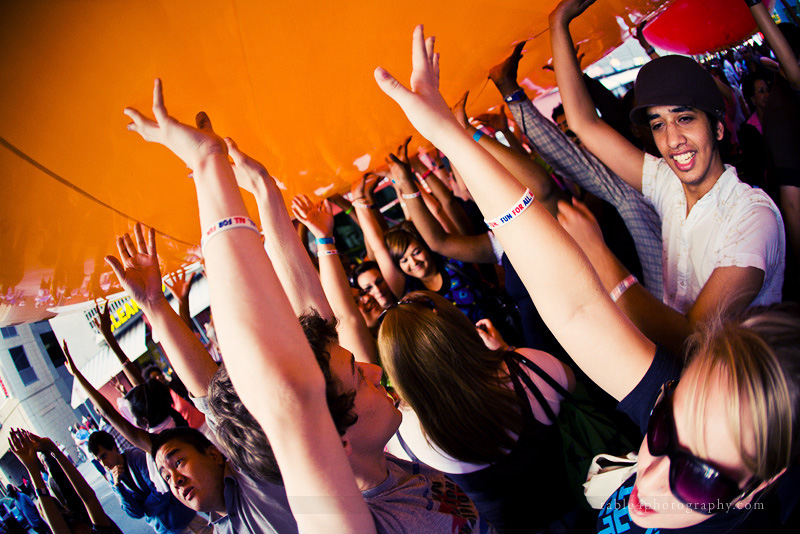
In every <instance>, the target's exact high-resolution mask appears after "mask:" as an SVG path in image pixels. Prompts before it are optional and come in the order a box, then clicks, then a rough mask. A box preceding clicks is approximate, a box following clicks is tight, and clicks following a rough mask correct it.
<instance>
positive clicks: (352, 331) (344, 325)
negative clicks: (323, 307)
mask: <svg viewBox="0 0 800 534" xmlns="http://www.w3.org/2000/svg"><path fill="white" fill-rule="evenodd" d="M292 213H293V214H294V216H295V217H297V220H298V221H300V222H301V223H303V224H304V225H305V226H307V227H308V229H309V231H310V232H311V233H312V234H313V235H314V237H315V238H316V240H317V255H318V257H319V277H320V280H321V281H322V289H323V290H324V291H325V295H326V296H327V297H328V301H329V302H330V304H331V308H332V309H333V314H334V315H335V316H336V318H337V319H338V320H339V325H338V327H337V332H338V334H339V342H340V344H341V345H342V346H343V347H345V348H347V349H349V350H351V351H352V352H353V356H354V357H355V359H356V360H358V361H360V362H366V363H377V362H378V354H377V346H376V345H375V338H374V337H372V334H370V333H369V329H368V328H367V325H366V323H365V322H364V318H363V317H362V316H361V313H359V311H358V307H357V306H356V304H355V302H354V301H353V294H352V292H351V291H350V284H349V283H348V281H347V275H346V274H345V272H344V267H342V262H341V260H340V259H339V252H338V251H337V250H336V243H334V242H333V213H332V212H331V206H330V203H329V202H328V201H327V200H326V201H324V202H320V203H319V204H314V203H313V202H311V200H309V198H308V197H307V196H305V195H297V196H296V197H294V199H293V200H292ZM320 241H323V242H322V243H320Z"/></svg>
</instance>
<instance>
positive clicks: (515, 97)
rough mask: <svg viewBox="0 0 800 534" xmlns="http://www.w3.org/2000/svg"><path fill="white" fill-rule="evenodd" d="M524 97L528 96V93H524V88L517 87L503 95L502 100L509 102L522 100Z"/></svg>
mask: <svg viewBox="0 0 800 534" xmlns="http://www.w3.org/2000/svg"><path fill="white" fill-rule="evenodd" d="M526 98H528V95H526V94H525V90H524V89H517V90H516V91H514V92H513V93H511V94H510V95H508V96H507V97H505V98H504V99H503V100H504V101H506V102H508V103H509V104H510V103H511V102H522V101H523V100H525V99H526Z"/></svg>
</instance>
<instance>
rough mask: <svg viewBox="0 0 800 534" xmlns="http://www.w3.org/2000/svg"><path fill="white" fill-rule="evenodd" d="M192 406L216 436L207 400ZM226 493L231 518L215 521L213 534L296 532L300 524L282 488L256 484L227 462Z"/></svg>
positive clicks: (280, 533) (198, 400)
mask: <svg viewBox="0 0 800 534" xmlns="http://www.w3.org/2000/svg"><path fill="white" fill-rule="evenodd" d="M192 402H193V403H194V405H195V407H196V408H197V409H198V410H200V411H201V412H203V414H204V415H205V416H206V424H207V425H208V428H209V429H211V430H212V431H213V432H215V433H216V429H217V421H216V420H215V419H214V416H213V414H212V413H211V409H210V408H209V406H208V397H192ZM215 445H216V443H215ZM217 446H219V445H217ZM223 491H224V494H225V508H226V509H227V510H228V515H226V516H224V517H220V518H218V519H215V520H213V521H212V523H213V525H214V534H262V533H264V534H268V533H272V532H276V533H278V534H284V533H290V534H294V533H295V532H297V522H296V521H295V520H294V516H293V515H292V510H291V509H290V508H289V500H288V499H287V497H286V488H284V487H283V486H282V485H280V484H274V483H272V482H267V481H266V480H254V479H253V478H251V477H249V476H248V475H246V474H245V473H242V472H241V471H239V470H238V469H236V467H235V466H234V465H232V464H231V463H230V462H228V464H227V465H226V466H225V488H224V490H223Z"/></svg>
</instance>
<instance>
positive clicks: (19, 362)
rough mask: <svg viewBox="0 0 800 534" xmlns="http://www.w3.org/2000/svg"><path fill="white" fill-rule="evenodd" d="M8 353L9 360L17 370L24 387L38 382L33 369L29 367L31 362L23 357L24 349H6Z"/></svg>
mask: <svg viewBox="0 0 800 534" xmlns="http://www.w3.org/2000/svg"><path fill="white" fill-rule="evenodd" d="M8 352H9V353H11V359H12V360H13V361H14V366H15V367H16V368H17V372H18V373H19V377H20V378H21V379H22V383H23V384H24V385H26V386H29V385H31V384H33V383H34V382H36V381H37V380H39V377H37V376H36V372H35V371H34V370H33V367H31V362H29V361H28V357H27V356H26V355H25V349H23V348H22V347H13V348H10V349H8Z"/></svg>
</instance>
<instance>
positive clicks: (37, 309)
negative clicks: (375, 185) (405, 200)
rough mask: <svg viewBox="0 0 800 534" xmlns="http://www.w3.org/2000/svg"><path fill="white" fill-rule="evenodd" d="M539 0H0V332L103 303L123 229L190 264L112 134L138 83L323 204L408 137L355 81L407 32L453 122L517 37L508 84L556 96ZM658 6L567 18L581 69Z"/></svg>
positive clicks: (145, 94) (173, 184) (140, 148)
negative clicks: (434, 75)
mask: <svg viewBox="0 0 800 534" xmlns="http://www.w3.org/2000/svg"><path fill="white" fill-rule="evenodd" d="M555 4H556V1H555V0H536V1H525V2H522V1H519V0H516V1H513V2H511V1H507V0H496V1H494V2H491V3H489V2H475V1H473V2H463V1H451V0H438V1H435V2H430V1H427V0H426V1H419V0H407V1H405V2H402V3H400V4H394V3H391V2H377V1H366V0H350V1H347V2H323V1H306V2H263V1H258V0H217V1H210V0H192V1H188V0H161V1H156V0H138V1H137V0H107V1H97V0H83V1H80V0H70V1H69V2H58V1H52V0H51V1H48V0H31V1H28V2H3V3H2V6H0V20H2V31H1V32H0V50H1V51H2V52H0V54H2V66H3V68H2V75H1V76H2V87H3V89H2V91H3V96H2V100H1V101H0V145H2V146H0V170H2V175H1V177H0V198H2V199H3V208H2V212H0V213H1V214H2V215H1V216H2V224H1V225H0V258H2V261H1V262H0V299H2V303H0V324H13V323H16V322H22V321H30V320H36V319H41V318H45V317H47V316H48V315H49V314H50V312H49V311H48V310H53V309H54V308H56V307H59V306H66V305H70V304H75V303H79V302H83V301H86V300H91V299H94V298H97V297H102V296H104V295H105V294H107V293H113V292H116V291H118V289H119V288H118V286H117V285H116V279H115V277H114V276H113V274H111V273H110V271H109V270H108V269H107V267H106V265H105V264H104V263H103V261H102V258H103V256H105V255H106V254H115V253H116V248H115V245H114V243H115V241H114V238H115V236H116V235H119V234H121V233H123V232H126V231H130V230H131V228H132V227H133V223H134V222H135V221H141V222H143V223H144V224H146V225H148V226H153V227H155V228H156V229H157V231H158V233H159V240H158V246H159V252H160V254H161V258H162V260H163V262H164V265H163V266H162V268H163V270H164V272H169V271H172V270H174V269H176V268H177V267H179V266H181V265H185V264H187V263H191V262H193V261H196V260H197V259H198V254H199V249H198V246H197V245H198V244H199V240H200V239H199V238H200V229H199V224H198V216H197V208H196V204H195V196H194V190H193V186H192V184H191V181H190V179H189V178H187V170H186V169H185V168H184V167H183V165H182V164H181V162H180V161H179V160H178V159H177V158H176V157H174V156H173V155H172V154H170V153H169V152H168V151H167V150H166V149H164V148H163V147H160V146H154V145H149V144H147V143H145V142H144V141H142V140H141V139H140V138H139V136H138V135H136V134H134V133H131V132H128V131H127V130H126V128H125V125H126V124H127V122H128V119H127V117H125V116H124V115H123V114H122V109H123V108H124V107H125V106H135V107H137V108H138V109H140V110H142V111H149V108H150V106H151V98H152V85H153V79H154V78H156V77H161V78H162V79H163V81H164V91H165V101H166V103H167V108H168V109H169V111H170V113H171V114H172V115H174V116H175V117H177V118H179V119H180V120H183V121H191V120H192V119H193V117H194V114H195V113H196V112H197V111H198V110H205V111H207V112H208V114H209V115H210V117H211V119H212V121H213V123H214V127H215V129H216V131H217V132H219V133H221V134H222V135H227V136H231V137H233V138H234V139H236V140H237V142H238V144H239V146H240V147H241V148H242V150H244V151H246V152H248V153H250V154H251V155H253V156H254V157H255V158H256V159H259V160H260V161H262V162H264V163H265V165H266V166H267V168H268V169H269V170H270V172H271V173H272V174H273V175H274V176H275V177H276V178H277V179H278V180H279V181H280V183H281V184H283V187H285V191H284V194H285V198H286V199H287V201H288V200H290V199H291V197H292V196H293V195H295V194H297V193H299V192H305V193H308V194H313V195H317V196H320V197H323V196H327V195H329V194H331V193H333V192H335V191H337V190H341V189H342V188H344V187H346V185H347V184H348V183H349V182H351V181H352V180H354V179H355V178H356V177H357V176H360V172H359V170H358V168H357V167H356V165H355V163H354V162H355V161H356V160H359V161H360V162H361V164H362V166H363V165H364V164H365V162H367V163H366V166H367V167H369V168H371V167H374V166H377V165H380V164H381V163H382V162H383V158H384V156H385V154H386V153H387V152H388V151H389V150H392V149H394V148H396V147H397V145H398V144H399V143H400V142H401V141H402V140H403V139H404V138H405V137H406V136H407V135H409V134H411V133H413V129H412V128H411V126H410V125H409V123H408V122H407V121H406V119H405V117H404V116H403V114H402V113H401V111H400V109H399V108H398V107H397V106H396V105H395V104H394V103H393V102H392V101H391V100H390V99H389V98H387V97H386V96H385V95H383V94H382V93H381V91H380V90H379V89H378V87H377V85H376V84H375V81H374V79H373V76H372V72H373V69H374V68H375V67H376V66H378V65H381V66H383V67H385V68H386V69H387V70H389V71H390V72H392V73H393V74H394V75H395V76H397V77H398V79H400V80H407V79H408V76H409V74H410V68H411V55H410V46H411V31H412V29H413V27H414V25H415V24H417V23H419V22H424V23H425V25H426V28H425V29H426V33H427V34H430V35H436V36H437V42H436V46H437V49H438V50H439V51H440V52H441V57H442V60H441V68H442V82H441V85H442V92H443V94H444V95H445V98H446V99H448V101H450V102H455V101H456V100H457V99H458V98H459V96H460V95H461V94H462V93H463V91H464V90H466V89H469V90H470V94H471V95H472V96H471V101H470V104H469V107H468V112H469V113H471V114H477V113H479V112H482V111H485V110H486V109H488V108H490V107H491V106H494V105H496V104H498V102H499V100H500V99H499V94H498V93H497V91H496V89H495V88H494V87H493V86H492V85H491V84H489V85H487V83H486V82H487V78H486V74H487V71H488V69H489V67H491V66H492V65H493V64H495V63H497V62H498V61H500V60H501V59H503V58H504V57H506V56H507V55H508V54H509V53H510V51H511V49H512V45H513V44H514V43H516V42H518V41H519V40H522V39H530V42H529V44H528V45H527V47H526V49H527V52H526V55H525V57H524V59H523V60H522V64H521V66H520V76H521V77H528V78H529V80H530V81H531V82H532V83H533V84H534V85H535V86H538V87H541V88H549V87H552V86H553V85H554V84H555V79H554V77H553V75H552V73H551V72H550V71H546V70H542V66H543V65H545V64H546V63H547V62H548V60H549V58H550V55H551V54H550V46H549V34H548V31H547V15H548V12H549V11H550V10H551V9H552V8H553V7H554V6H555ZM663 4H665V0H599V1H598V2H597V4H596V5H594V6H592V7H590V8H589V10H588V11H587V12H586V13H585V14H584V15H582V16H581V17H580V18H579V19H578V20H577V21H575V22H574V23H573V24H572V29H573V36H574V37H575V39H576V41H579V42H581V43H582V44H581V52H583V53H584V54H585V56H584V59H583V63H584V66H586V65H588V64H590V63H592V62H594V61H596V60H597V59H599V58H600V57H602V56H603V55H604V54H606V53H607V52H608V51H610V50H611V49H612V48H614V47H616V46H617V45H619V44H620V43H621V41H622V39H623V37H627V32H628V29H629V28H631V27H633V26H635V25H636V24H637V23H638V22H640V21H641V20H642V19H643V18H645V17H649V16H652V15H653V14H654V12H655V11H656V10H657V9H659V8H661V7H663ZM395 5H397V6H398V7H395ZM532 96H533V95H532ZM421 142H423V140H421V139H420V138H419V136H417V137H416V138H415V140H414V142H413V143H412V146H414V145H415V144H418V143H421ZM360 158H361V159H360ZM246 196H249V195H246ZM248 201H249V202H250V204H249V206H250V207H251V213H252V214H255V213H256V211H255V204H254V202H253V201H252V198H249V199H248Z"/></svg>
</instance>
